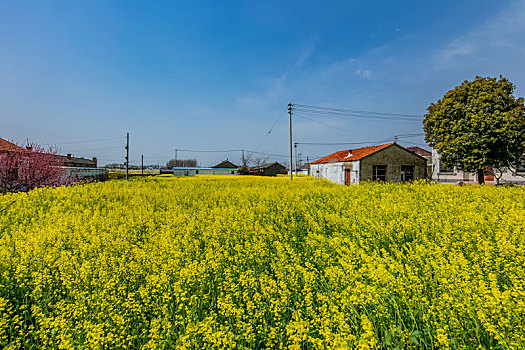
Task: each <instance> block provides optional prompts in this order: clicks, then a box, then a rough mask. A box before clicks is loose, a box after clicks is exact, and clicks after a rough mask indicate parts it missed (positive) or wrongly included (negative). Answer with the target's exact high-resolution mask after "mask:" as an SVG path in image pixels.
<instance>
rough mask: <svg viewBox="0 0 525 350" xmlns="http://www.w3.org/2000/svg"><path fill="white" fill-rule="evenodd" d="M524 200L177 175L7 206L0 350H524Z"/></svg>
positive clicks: (459, 191) (483, 193)
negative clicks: (479, 349) (446, 349)
mask: <svg viewBox="0 0 525 350" xmlns="http://www.w3.org/2000/svg"><path fill="white" fill-rule="evenodd" d="M524 194H525V192H524V189H523V188H503V187H481V186H462V187H456V186H436V185H431V184H427V183H424V182H418V183H413V184H375V183H370V184H364V185H359V186H352V187H344V186H338V185H334V184H331V183H329V182H327V181H323V180H313V179H311V178H308V177H297V178H294V181H292V182H290V181H289V179H288V178H287V177H276V178H262V177H254V176H224V177H222V176H210V175H203V176H197V177H194V178H176V177H173V176H168V177H165V176H158V177H149V178H147V179H141V178H133V179H132V180H130V181H122V180H115V181H107V182H103V183H93V184H88V185H77V186H71V187H60V188H44V189H37V190H34V191H31V192H29V193H19V194H7V195H2V196H0V207H1V208H4V207H6V206H7V204H9V203H12V202H13V201H14V203H13V204H12V205H10V206H8V207H7V209H6V210H5V211H3V212H2V213H0V348H2V349H20V348H57V349H70V348H86V349H121V348H129V349H136V348H144V349H159V348H164V349H172V348H179V349H202V348H214V349H233V348H235V349H259V348H264V347H266V348H275V349H350V348H361V349H376V348H378V349H379V348H384V349H393V348H398V349H409V348H413V349H416V348H436V349H437V348H439V349H445V348H450V349H477V348H481V349H490V348H493V349H495V348H501V349H522V348H525V302H524V300H525V200H524V198H525V195H524Z"/></svg>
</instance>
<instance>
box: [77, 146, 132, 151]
mask: <svg viewBox="0 0 525 350" xmlns="http://www.w3.org/2000/svg"><path fill="white" fill-rule="evenodd" d="M116 148H122V146H112V147H98V148H85V149H75V150H68V151H69V152H84V151H96V150H101V149H116Z"/></svg>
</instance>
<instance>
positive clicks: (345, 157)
mask: <svg viewBox="0 0 525 350" xmlns="http://www.w3.org/2000/svg"><path fill="white" fill-rule="evenodd" d="M390 145H393V143H386V144H384V145H377V146H370V147H363V148H356V149H349V150H345V151H339V152H335V153H332V154H330V155H328V156H326V157H323V158H321V159H318V160H316V161H315V162H312V163H311V164H320V163H335V162H351V161H354V160H359V159H361V158H364V157H366V156H368V155H370V154H372V153H375V152H377V151H379V150H381V149H383V148H386V147H388V146H390Z"/></svg>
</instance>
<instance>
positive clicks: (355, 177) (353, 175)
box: [350, 160, 361, 185]
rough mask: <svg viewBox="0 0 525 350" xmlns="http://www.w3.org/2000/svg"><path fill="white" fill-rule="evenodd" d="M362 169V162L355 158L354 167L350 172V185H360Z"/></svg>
mask: <svg viewBox="0 0 525 350" xmlns="http://www.w3.org/2000/svg"><path fill="white" fill-rule="evenodd" d="M360 170H361V164H360V163H359V161H358V160H354V161H353V162H352V169H351V172H350V185H359V179H360V178H361V177H360V174H359V172H360Z"/></svg>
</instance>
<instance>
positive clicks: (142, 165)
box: [140, 155, 144, 175]
mask: <svg viewBox="0 0 525 350" xmlns="http://www.w3.org/2000/svg"><path fill="white" fill-rule="evenodd" d="M140 169H141V170H142V175H144V155H142V163H141V165H140Z"/></svg>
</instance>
